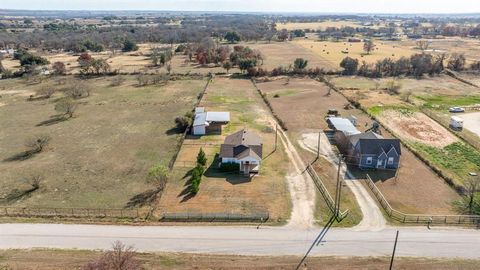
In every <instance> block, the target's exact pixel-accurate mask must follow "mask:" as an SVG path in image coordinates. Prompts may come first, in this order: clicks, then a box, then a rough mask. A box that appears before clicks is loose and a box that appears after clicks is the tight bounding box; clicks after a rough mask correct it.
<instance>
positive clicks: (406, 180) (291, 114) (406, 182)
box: [258, 79, 459, 214]
mask: <svg viewBox="0 0 480 270" xmlns="http://www.w3.org/2000/svg"><path fill="white" fill-rule="evenodd" d="M258 86H259V87H260V89H262V91H264V93H266V94H267V97H268V99H269V101H270V103H271V104H272V106H273V109H274V111H275V113H277V114H278V115H279V117H280V118H281V119H282V120H283V121H285V123H286V125H287V128H288V129H289V131H288V132H289V133H290V135H291V138H292V139H294V140H299V139H300V138H301V136H302V134H303V133H306V132H312V131H319V130H325V129H327V128H328V126H327V123H326V121H325V119H324V116H325V114H326V112H327V110H328V109H330V108H336V109H338V111H339V112H340V114H341V115H342V116H344V117H347V116H349V115H354V116H356V117H357V119H358V127H357V128H358V129H359V130H360V131H365V130H366V129H367V128H369V127H370V126H371V123H372V120H371V119H370V118H369V117H368V116H367V115H366V114H365V113H363V112H362V111H360V110H357V109H351V108H348V109H347V107H345V105H346V104H347V103H348V101H347V100H346V99H345V98H344V97H343V96H342V95H340V94H339V93H337V92H335V91H331V94H330V95H327V94H328V88H327V86H325V85H324V84H322V83H319V82H317V81H314V80H310V79H289V80H288V79H279V80H275V81H270V82H265V83H258ZM282 92H284V93H288V94H287V95H285V94H283V95H282V94H281V93H282ZM275 94H279V95H278V97H274V96H275ZM381 131H382V135H383V136H384V137H387V138H388V137H392V135H391V134H389V133H388V131H386V130H384V129H382V130H381ZM305 155H306V156H305V158H306V161H310V160H313V157H312V154H311V153H308V155H307V154H305ZM316 169H317V171H318V172H319V174H320V176H323V178H324V179H327V180H330V181H332V183H330V185H332V187H334V183H333V181H334V180H333V179H335V177H332V172H330V173H328V170H329V169H328V167H326V166H318V167H317V168H316ZM351 171H352V172H353V173H354V174H355V175H357V177H359V178H363V177H365V171H359V170H355V169H354V168H352V170H351ZM368 173H369V174H370V176H371V177H372V179H373V180H374V181H375V182H376V184H377V186H378V187H379V189H380V190H381V191H382V192H383V193H384V195H385V196H386V198H387V200H388V201H389V202H390V203H391V205H392V207H394V208H396V209H398V210H401V211H407V212H410V213H431V214H440V213H442V214H444V213H454V209H453V207H452V205H451V203H452V202H453V201H455V200H457V199H458V198H459V196H458V195H457V194H456V193H455V192H454V191H453V190H452V189H451V188H450V187H449V186H448V185H447V184H446V183H445V182H444V181H443V179H441V178H440V177H439V176H437V175H436V174H435V173H434V172H433V171H432V170H431V169H430V168H429V167H428V166H427V165H425V164H424V163H423V162H422V161H420V160H419V159H417V158H416V157H415V156H414V154H413V153H411V152H410V151H408V149H406V148H405V147H403V148H402V165H401V168H400V169H399V171H398V174H397V176H395V174H394V173H392V172H373V171H372V172H368ZM327 185H329V184H328V183H327ZM431 194H436V196H431ZM346 195H347V196H345V197H346V198H348V196H352V195H349V194H346ZM345 203H347V204H348V202H345ZM343 205H346V204H343ZM350 210H353V211H355V205H350ZM357 211H359V210H357Z"/></svg>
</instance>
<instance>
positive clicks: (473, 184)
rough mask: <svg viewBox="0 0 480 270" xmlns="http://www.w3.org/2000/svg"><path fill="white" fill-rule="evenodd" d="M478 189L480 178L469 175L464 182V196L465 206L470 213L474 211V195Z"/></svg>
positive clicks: (479, 187)
mask: <svg viewBox="0 0 480 270" xmlns="http://www.w3.org/2000/svg"><path fill="white" fill-rule="evenodd" d="M479 189H480V178H479V177H475V178H474V177H471V178H469V179H468V180H467V181H466V182H465V190H466V192H465V198H466V203H467V205H466V208H467V209H468V212H469V213H470V214H473V213H474V206H475V196H476V194H477V192H478V191H479Z"/></svg>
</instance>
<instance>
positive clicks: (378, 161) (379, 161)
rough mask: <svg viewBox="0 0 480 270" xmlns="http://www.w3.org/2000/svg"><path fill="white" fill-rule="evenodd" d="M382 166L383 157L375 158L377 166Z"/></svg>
mask: <svg viewBox="0 0 480 270" xmlns="http://www.w3.org/2000/svg"><path fill="white" fill-rule="evenodd" d="M379 167H383V159H378V160H377V168H379Z"/></svg>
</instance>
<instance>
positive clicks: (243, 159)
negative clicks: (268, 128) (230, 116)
mask: <svg viewBox="0 0 480 270" xmlns="http://www.w3.org/2000/svg"><path fill="white" fill-rule="evenodd" d="M262 152H263V143H262V138H260V137H259V136H258V135H257V134H255V133H252V132H249V131H247V130H245V129H243V130H240V131H238V132H236V133H233V134H232V135H230V136H227V137H226V138H225V142H224V143H223V144H222V145H221V147H220V158H221V159H222V163H236V164H239V165H240V172H241V173H244V174H251V173H258V172H259V170H260V162H261V161H262Z"/></svg>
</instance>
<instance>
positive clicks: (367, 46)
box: [363, 40, 375, 54]
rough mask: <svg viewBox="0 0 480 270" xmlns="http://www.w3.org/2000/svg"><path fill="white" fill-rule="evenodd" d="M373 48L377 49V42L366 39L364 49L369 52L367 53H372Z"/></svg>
mask: <svg viewBox="0 0 480 270" xmlns="http://www.w3.org/2000/svg"><path fill="white" fill-rule="evenodd" d="M373 49H375V44H374V43H373V41H371V40H366V41H365V42H364V43H363V50H364V51H365V52H366V53H367V54H370V53H371V52H372V51H373Z"/></svg>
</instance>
